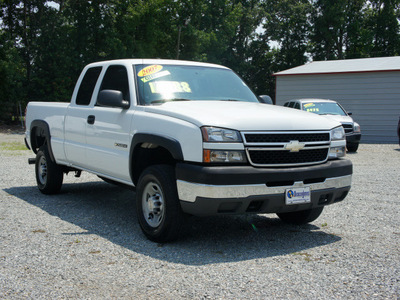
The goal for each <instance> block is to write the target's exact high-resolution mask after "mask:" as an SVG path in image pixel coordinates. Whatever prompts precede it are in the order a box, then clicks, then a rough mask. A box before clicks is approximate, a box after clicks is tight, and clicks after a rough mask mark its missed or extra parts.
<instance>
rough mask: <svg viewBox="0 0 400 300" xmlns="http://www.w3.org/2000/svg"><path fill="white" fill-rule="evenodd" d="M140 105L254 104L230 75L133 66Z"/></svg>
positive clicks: (204, 69)
mask: <svg viewBox="0 0 400 300" xmlns="http://www.w3.org/2000/svg"><path fill="white" fill-rule="evenodd" d="M134 70H135V72H136V81H137V87H138V92H139V98H140V103H141V104H145V105H149V104H160V103H164V102H167V101H188V100H190V101H192V100H195V101H201V100H222V101H246V102H258V99H257V97H256V96H255V95H254V93H253V92H252V91H251V90H250V88H249V87H248V86H247V85H246V84H245V83H244V82H243V80H242V79H241V78H240V77H239V76H237V75H236V74H235V73H234V72H233V71H231V70H229V69H223V68H213V67H203V66H184V65H136V66H135V68H134Z"/></svg>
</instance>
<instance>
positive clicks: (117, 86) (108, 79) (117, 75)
mask: <svg viewBox="0 0 400 300" xmlns="http://www.w3.org/2000/svg"><path fill="white" fill-rule="evenodd" d="M102 90H116V91H120V92H122V94H123V95H124V100H126V101H128V102H130V93H129V82H128V73H127V71H126V68H125V67H124V66H118V65H116V66H109V67H108V69H107V71H106V74H105V75H104V78H103V82H102V83H101V87H100V91H102ZM100 91H99V92H100Z"/></svg>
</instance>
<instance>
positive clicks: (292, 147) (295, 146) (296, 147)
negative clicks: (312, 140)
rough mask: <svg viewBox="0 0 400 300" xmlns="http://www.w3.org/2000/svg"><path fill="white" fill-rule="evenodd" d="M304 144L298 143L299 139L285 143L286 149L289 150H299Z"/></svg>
mask: <svg viewBox="0 0 400 300" xmlns="http://www.w3.org/2000/svg"><path fill="white" fill-rule="evenodd" d="M305 146H306V144H304V143H299V141H290V142H289V143H287V144H286V145H285V149H286V150H290V152H299V151H300V150H301V149H303V148H304V147H305Z"/></svg>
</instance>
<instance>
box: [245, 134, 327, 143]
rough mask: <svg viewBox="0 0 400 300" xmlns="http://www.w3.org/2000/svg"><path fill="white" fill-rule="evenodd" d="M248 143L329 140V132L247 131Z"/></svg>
mask: <svg viewBox="0 0 400 300" xmlns="http://www.w3.org/2000/svg"><path fill="white" fill-rule="evenodd" d="M244 137H245V139H246V142H247V143H289V142H290V141H299V142H301V143H304V142H329V133H328V132H325V133H247V134H245V135H244Z"/></svg>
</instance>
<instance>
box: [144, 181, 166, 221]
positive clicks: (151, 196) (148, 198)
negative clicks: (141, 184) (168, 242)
mask: <svg viewBox="0 0 400 300" xmlns="http://www.w3.org/2000/svg"><path fill="white" fill-rule="evenodd" d="M142 208H143V217H144V219H145V220H146V222H147V224H148V225H149V226H151V227H153V228H156V227H158V226H159V225H160V224H161V222H162V221H163V219H164V215H165V210H164V196H163V193H162V190H161V188H160V186H159V185H158V184H157V183H155V182H149V183H148V184H147V185H146V186H145V188H144V190H143V196H142Z"/></svg>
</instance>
